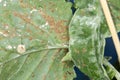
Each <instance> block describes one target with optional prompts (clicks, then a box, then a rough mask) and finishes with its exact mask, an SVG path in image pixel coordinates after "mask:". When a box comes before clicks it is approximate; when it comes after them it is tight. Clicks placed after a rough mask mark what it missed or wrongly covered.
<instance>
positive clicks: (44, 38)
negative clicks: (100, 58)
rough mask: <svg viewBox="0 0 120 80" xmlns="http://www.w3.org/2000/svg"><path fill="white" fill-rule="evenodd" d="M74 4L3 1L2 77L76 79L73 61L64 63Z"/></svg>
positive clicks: (0, 33)
mask: <svg viewBox="0 0 120 80" xmlns="http://www.w3.org/2000/svg"><path fill="white" fill-rule="evenodd" d="M70 6H71V4H70V3H67V4H66V2H65V1H64V0H60V1H55V0H41V1H40V0H32V1H31V0H7V1H4V0H3V1H2V2H0V80H72V79H73V77H74V72H73V63H72V62H66V63H62V62H61V59H62V58H63V57H64V56H65V54H66V53H67V46H66V44H67V40H68V34H67V27H68V26H67V25H68V23H69V20H70V18H71V15H72V13H71V10H70ZM65 9H66V11H64V10H65ZM64 13H66V14H64ZM21 45H22V46H21ZM23 46H25V47H23Z"/></svg>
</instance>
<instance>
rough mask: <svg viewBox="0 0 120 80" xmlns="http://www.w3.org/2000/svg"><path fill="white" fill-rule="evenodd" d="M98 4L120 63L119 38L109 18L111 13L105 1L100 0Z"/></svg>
mask: <svg viewBox="0 0 120 80" xmlns="http://www.w3.org/2000/svg"><path fill="white" fill-rule="evenodd" d="M100 3H101V6H102V9H103V12H104V15H105V18H106V20H107V24H108V26H109V30H110V32H111V35H112V39H113V42H114V45H115V48H116V52H117V55H118V60H119V62H120V42H119V38H118V35H117V32H116V29H115V25H114V22H113V19H112V17H111V13H110V10H109V7H108V4H107V1H106V0H100Z"/></svg>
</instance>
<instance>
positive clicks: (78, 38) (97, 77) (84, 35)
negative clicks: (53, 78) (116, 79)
mask: <svg viewBox="0 0 120 80" xmlns="http://www.w3.org/2000/svg"><path fill="white" fill-rule="evenodd" d="M81 1H83V0H81ZM92 1H93V2H92V3H89V2H88V3H87V5H86V6H87V7H85V8H78V9H77V11H76V13H75V14H74V16H73V18H72V20H71V23H70V27H69V34H70V41H69V42H70V43H69V44H70V47H69V49H70V53H71V55H72V58H73V61H74V63H75V65H76V66H78V68H79V69H80V70H81V71H82V72H84V73H85V74H86V75H88V76H89V77H90V79H94V80H110V79H109V77H108V74H107V73H106V71H105V69H104V67H103V56H104V54H103V51H104V43H105V42H104V36H105V34H107V30H108V29H107V28H108V27H107V25H106V23H105V22H104V21H105V18H104V16H103V13H102V10H101V8H100V3H99V1H95V0H92Z"/></svg>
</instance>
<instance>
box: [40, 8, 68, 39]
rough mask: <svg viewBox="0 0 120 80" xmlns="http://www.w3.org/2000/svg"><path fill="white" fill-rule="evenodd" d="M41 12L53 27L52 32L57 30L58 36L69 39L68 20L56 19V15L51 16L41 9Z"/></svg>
mask: <svg viewBox="0 0 120 80" xmlns="http://www.w3.org/2000/svg"><path fill="white" fill-rule="evenodd" d="M40 14H41V15H42V17H43V18H44V19H45V20H46V21H47V22H48V24H49V25H50V28H51V32H52V31H53V32H55V33H56V34H57V38H59V39H61V40H63V41H68V35H67V31H68V26H66V25H65V24H66V22H67V21H66V20H55V19H54V17H52V16H49V15H48V14H46V13H45V12H43V11H42V10H40Z"/></svg>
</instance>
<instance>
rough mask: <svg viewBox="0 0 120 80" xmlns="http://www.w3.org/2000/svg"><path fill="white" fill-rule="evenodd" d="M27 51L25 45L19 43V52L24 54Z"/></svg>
mask: <svg viewBox="0 0 120 80" xmlns="http://www.w3.org/2000/svg"><path fill="white" fill-rule="evenodd" d="M25 51H26V48H25V45H23V44H20V45H18V47H17V52H18V53H20V54H22V53H24V52H25Z"/></svg>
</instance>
